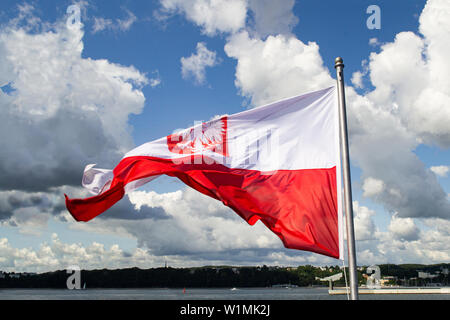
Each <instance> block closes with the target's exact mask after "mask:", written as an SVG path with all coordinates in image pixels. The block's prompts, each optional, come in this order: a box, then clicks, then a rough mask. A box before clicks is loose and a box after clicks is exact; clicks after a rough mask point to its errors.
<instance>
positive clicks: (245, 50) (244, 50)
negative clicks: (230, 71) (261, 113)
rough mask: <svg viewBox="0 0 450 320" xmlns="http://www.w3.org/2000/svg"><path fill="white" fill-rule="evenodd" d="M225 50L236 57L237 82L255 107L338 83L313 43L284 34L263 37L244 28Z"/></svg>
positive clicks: (230, 39) (232, 38)
mask: <svg viewBox="0 0 450 320" xmlns="http://www.w3.org/2000/svg"><path fill="white" fill-rule="evenodd" d="M225 52H226V54H227V55H228V56H229V57H230V58H234V59H236V60H237V67H236V81H235V84H236V86H237V87H238V88H239V89H240V91H241V94H242V95H244V96H246V97H248V98H251V102H252V104H253V106H258V105H262V104H265V103H269V102H273V101H275V100H279V99H282V98H287V97H291V96H294V95H298V94H299V93H301V92H308V91H313V90H316V89H317V90H318V89H323V88H326V87H330V86H332V85H333V84H335V82H334V81H333V79H332V78H331V76H330V74H329V72H328V70H327V69H326V68H325V67H324V65H323V61H322V58H321V56H320V54H319V46H318V45H317V44H316V43H314V42H310V43H308V44H305V43H303V42H302V41H300V40H299V39H297V38H295V37H293V36H285V35H277V36H269V37H267V39H266V40H261V39H258V38H252V37H251V36H250V35H249V33H248V32H247V31H243V32H240V33H238V34H234V35H232V36H231V37H230V38H229V41H228V42H227V44H226V45H225Z"/></svg>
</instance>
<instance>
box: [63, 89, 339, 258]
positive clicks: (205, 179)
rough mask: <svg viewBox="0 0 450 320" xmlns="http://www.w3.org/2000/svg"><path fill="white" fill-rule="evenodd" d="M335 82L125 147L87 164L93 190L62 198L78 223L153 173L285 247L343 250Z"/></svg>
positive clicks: (331, 253)
mask: <svg viewBox="0 0 450 320" xmlns="http://www.w3.org/2000/svg"><path fill="white" fill-rule="evenodd" d="M338 121H339V119H338V103H337V94H336V88H335V87H331V88H328V89H325V90H320V91H316V92H312V93H308V94H305V95H301V96H297V97H293V98H290V99H286V100H282V101H279V102H276V103H272V104H269V105H266V106H262V107H259V108H255V109H251V110H248V111H244V112H241V113H237V114H234V115H229V116H223V117H221V118H217V119H215V120H212V121H209V122H206V123H199V124H197V125H195V126H193V127H191V128H189V129H186V130H182V131H179V132H176V133H174V134H172V135H169V136H168V137H164V138H162V139H159V140H156V141H152V142H149V143H146V144H143V145H141V146H139V147H137V148H136V149H134V150H132V151H130V152H128V153H127V154H126V155H125V157H124V158H123V159H122V160H121V161H120V163H119V164H118V165H117V166H116V167H115V168H114V170H105V169H97V168H95V166H94V165H89V166H87V167H86V169H85V172H84V176H83V186H84V187H85V188H87V189H88V190H89V191H91V193H93V194H94V195H95V196H93V197H91V198H87V199H69V198H68V197H67V195H66V206H67V209H68V210H69V212H70V213H71V214H72V216H73V217H74V218H75V219H76V220H77V221H89V220H91V219H93V218H94V217H96V216H98V215H99V214H101V213H103V212H104V211H106V210H108V209H109V208H110V207H111V206H113V205H114V204H115V203H116V202H117V201H119V200H120V199H121V198H122V197H123V196H124V195H125V193H127V192H129V191H131V190H134V189H136V188H138V187H139V186H142V185H144V184H145V183H147V182H149V181H151V180H153V179H155V178H156V177H158V176H160V175H163V174H165V175H168V176H172V177H177V178H178V179H180V180H182V181H183V182H184V183H185V184H187V185H188V186H190V187H192V188H194V189H196V190H197V191H199V192H201V193H203V194H205V195H208V196H210V197H212V198H214V199H217V200H220V201H222V202H223V204H224V205H226V206H228V207H230V208H231V209H233V210H234V211H235V212H236V213H237V214H238V215H240V216H241V217H242V218H243V219H245V220H246V221H247V222H248V223H249V224H250V225H253V224H255V223H256V222H257V221H258V220H261V221H262V222H263V223H264V224H265V225H266V226H267V227H268V228H269V229H270V230H272V231H273V232H274V233H275V234H276V235H278V236H279V237H280V239H281V240H282V241H283V244H284V246H285V247H286V248H291V249H299V250H307V251H312V252H316V253H319V254H323V255H326V256H330V257H334V258H339V259H342V258H343V232H342V210H341V208H342V205H341V188H340V186H341V165H340V146H339V122H338Z"/></svg>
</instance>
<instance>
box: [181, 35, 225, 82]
mask: <svg viewBox="0 0 450 320" xmlns="http://www.w3.org/2000/svg"><path fill="white" fill-rule="evenodd" d="M218 63H219V60H218V59H217V53H216V52H215V51H210V50H208V48H207V47H206V44H205V43H204V42H199V43H197V52H196V53H195V54H194V53H193V54H192V55H191V56H189V57H187V58H186V57H183V58H181V74H182V76H183V78H184V79H189V78H191V77H192V78H193V79H194V81H195V83H196V84H198V85H201V84H204V83H205V79H206V68H207V67H213V66H215V65H217V64H218Z"/></svg>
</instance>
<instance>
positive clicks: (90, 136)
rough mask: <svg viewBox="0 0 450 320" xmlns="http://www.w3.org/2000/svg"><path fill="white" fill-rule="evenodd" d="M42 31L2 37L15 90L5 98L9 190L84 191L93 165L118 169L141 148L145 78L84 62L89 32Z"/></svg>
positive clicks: (3, 175)
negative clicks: (135, 119) (136, 127)
mask: <svg viewBox="0 0 450 320" xmlns="http://www.w3.org/2000/svg"><path fill="white" fill-rule="evenodd" d="M24 19H25V21H22V22H21V25H27V23H28V20H29V19H31V18H29V17H28V16H27V17H26V18H24ZM32 22H33V23H34V20H33V19H32ZM41 29H42V30H40V31H39V32H36V31H34V32H27V31H26V30H27V28H22V27H17V24H10V25H7V26H6V27H5V28H3V29H2V31H1V32H0V70H3V71H4V73H3V74H2V75H1V76H0V77H1V79H0V82H1V83H9V84H10V87H11V89H12V90H11V92H10V93H9V94H7V95H5V94H2V95H0V108H1V109H2V111H3V112H2V113H3V116H2V117H1V119H0V134H1V136H2V137H8V138H4V139H1V141H0V147H1V149H2V155H3V157H2V161H1V163H0V189H2V190H14V189H16V190H35V191H36V190H40V191H44V190H47V189H49V188H51V187H59V186H63V185H79V184H80V179H81V176H80V173H81V172H82V171H83V167H84V165H85V164H87V163H94V162H95V163H103V165H104V166H105V167H110V166H113V165H114V164H115V162H116V161H117V160H119V159H120V158H121V155H122V154H123V153H124V152H125V151H128V150H129V149H130V148H131V147H132V146H133V140H132V138H131V134H130V128H129V125H128V117H129V115H130V114H138V113H140V112H141V111H142V109H143V107H144V102H145V97H144V95H143V93H142V91H141V90H142V87H143V86H145V85H146V84H148V79H147V78H146V76H145V75H143V74H142V73H140V72H139V71H138V70H136V69H135V68H134V67H124V66H120V65H118V64H114V63H111V62H109V61H107V60H93V59H90V58H83V57H82V51H83V41H82V38H83V34H84V33H83V30H82V29H77V28H71V29H68V28H66V25H65V23H64V22H62V21H60V22H57V23H55V24H54V25H53V26H51V27H49V26H45V25H42V26H41Z"/></svg>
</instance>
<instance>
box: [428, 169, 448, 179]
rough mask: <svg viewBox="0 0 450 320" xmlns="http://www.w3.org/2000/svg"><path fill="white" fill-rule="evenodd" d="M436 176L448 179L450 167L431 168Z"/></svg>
mask: <svg viewBox="0 0 450 320" xmlns="http://www.w3.org/2000/svg"><path fill="white" fill-rule="evenodd" d="M430 170H431V171H433V172H434V173H435V174H437V175H438V176H440V177H443V178H445V177H447V174H448V172H449V171H450V166H434V167H431V168H430Z"/></svg>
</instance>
